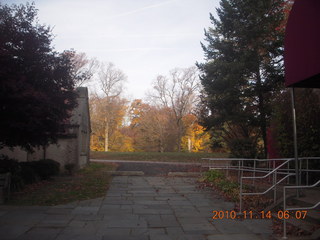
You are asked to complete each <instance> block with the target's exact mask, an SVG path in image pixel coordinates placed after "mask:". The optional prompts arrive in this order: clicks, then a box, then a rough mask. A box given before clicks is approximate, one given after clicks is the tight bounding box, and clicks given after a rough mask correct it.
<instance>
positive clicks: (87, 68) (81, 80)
mask: <svg viewBox="0 0 320 240" xmlns="http://www.w3.org/2000/svg"><path fill="white" fill-rule="evenodd" d="M68 54H69V55H70V58H71V61H72V64H73V66H74V75H75V76H74V79H75V82H76V86H77V87H81V86H83V85H84V84H87V83H89V82H90V81H91V79H92V76H93V74H94V72H95V70H96V69H97V68H98V66H99V63H98V61H97V60H96V59H88V58H87V55H86V54H85V53H76V52H75V51H74V50H70V51H68Z"/></svg>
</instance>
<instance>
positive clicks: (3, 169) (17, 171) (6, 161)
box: [0, 155, 24, 190]
mask: <svg viewBox="0 0 320 240" xmlns="http://www.w3.org/2000/svg"><path fill="white" fill-rule="evenodd" d="M7 172H10V173H11V189H13V190H16V189H21V188H22V187H23V185H24V184H23V179H22V177H21V166H20V164H19V162H18V161H17V160H15V159H11V158H9V157H8V156H5V155H0V173H7Z"/></svg>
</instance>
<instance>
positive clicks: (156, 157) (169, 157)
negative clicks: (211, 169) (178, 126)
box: [90, 151, 228, 163]
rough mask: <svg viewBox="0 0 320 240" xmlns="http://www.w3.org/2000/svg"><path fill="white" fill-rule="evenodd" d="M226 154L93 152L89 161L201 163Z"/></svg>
mask: <svg viewBox="0 0 320 240" xmlns="http://www.w3.org/2000/svg"><path fill="white" fill-rule="evenodd" d="M227 156H228V154H226V153H186V152H164V153H160V152H95V151H92V152H91V153H90V158H91V159H105V160H131V161H159V162H194V163H196V162H201V158H219V157H227Z"/></svg>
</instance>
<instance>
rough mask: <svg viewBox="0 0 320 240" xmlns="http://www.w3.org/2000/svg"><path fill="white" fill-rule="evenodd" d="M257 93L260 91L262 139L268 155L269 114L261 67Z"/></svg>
mask: <svg viewBox="0 0 320 240" xmlns="http://www.w3.org/2000/svg"><path fill="white" fill-rule="evenodd" d="M257 93H258V99H259V103H258V108H259V113H260V130H261V134H262V140H263V149H264V153H263V155H264V157H266V156H267V152H268V148H267V114H266V109H265V102H264V96H263V90H262V82H261V76H260V69H259V71H258V72H257Z"/></svg>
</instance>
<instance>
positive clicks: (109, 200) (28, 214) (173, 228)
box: [0, 176, 272, 240]
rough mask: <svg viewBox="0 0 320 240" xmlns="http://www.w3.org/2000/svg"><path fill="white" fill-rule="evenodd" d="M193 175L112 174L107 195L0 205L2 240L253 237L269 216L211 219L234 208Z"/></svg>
mask: <svg viewBox="0 0 320 240" xmlns="http://www.w3.org/2000/svg"><path fill="white" fill-rule="evenodd" d="M195 182H196V178H188V177H155V176H116V177H114V178H113V181H112V183H111V186H110V188H109V190H108V191H107V193H106V196H105V197H103V198H99V199H93V200H87V201H80V202H74V203H70V204H67V205H60V206H52V207H40V206H38V207H37V206H32V207H13V206H0V239H1V240H9V239H14V240H27V239H30V240H51V239H52V240H169V239H170V240H193V239H194V240H213V239H214V240H229V239H230V240H231V239H232V240H243V239H246V240H254V239H270V238H271V237H272V229H271V221H270V220H263V219H246V220H232V219H219V220H213V219H212V211H214V210H217V211H220V210H221V211H226V210H232V209H233V207H234V204H233V203H231V202H226V201H224V200H223V199H222V198H221V197H220V196H219V195H218V194H217V193H215V192H214V191H212V190H209V189H207V190H205V189H198V188H197V187H196V186H197V184H196V183H195Z"/></svg>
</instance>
